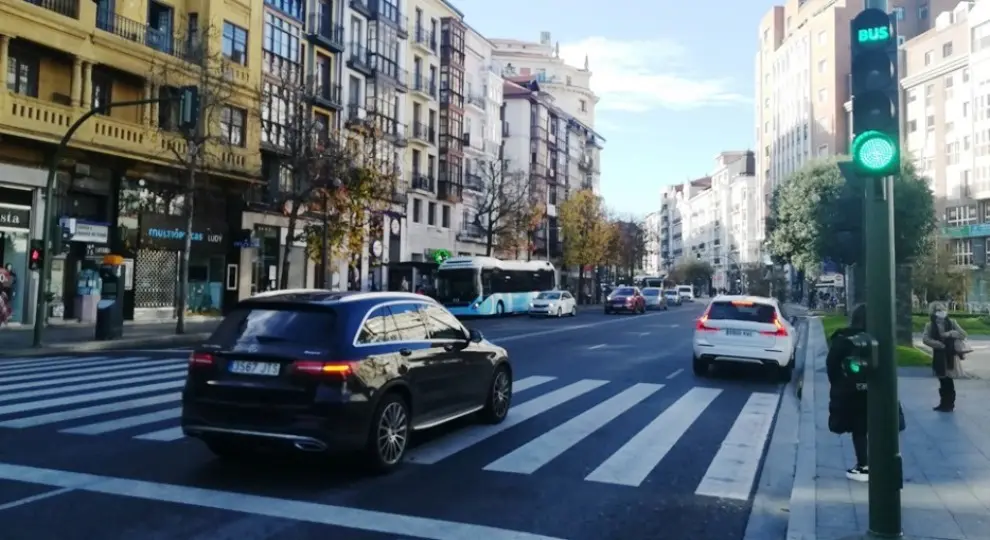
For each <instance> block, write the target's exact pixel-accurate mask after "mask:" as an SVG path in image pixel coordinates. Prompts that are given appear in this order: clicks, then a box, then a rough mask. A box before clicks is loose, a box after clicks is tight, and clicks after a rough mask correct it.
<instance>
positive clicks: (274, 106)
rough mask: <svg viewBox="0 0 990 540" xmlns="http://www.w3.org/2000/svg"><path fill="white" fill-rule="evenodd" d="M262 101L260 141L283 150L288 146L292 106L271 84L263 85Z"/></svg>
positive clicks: (276, 87) (277, 88)
mask: <svg viewBox="0 0 990 540" xmlns="http://www.w3.org/2000/svg"><path fill="white" fill-rule="evenodd" d="M264 101H265V102H264V103H263V104H262V105H261V128H262V129H261V141H262V142H263V143H267V144H270V145H273V146H277V147H280V148H285V147H286V146H288V144H289V124H290V120H291V119H292V118H293V111H292V110H291V109H292V106H291V104H290V103H289V102H288V101H287V100H286V99H285V98H284V97H283V96H282V95H281V92H280V91H279V87H278V86H276V85H273V84H271V83H265V87H264Z"/></svg>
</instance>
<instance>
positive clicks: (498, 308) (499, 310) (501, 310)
mask: <svg viewBox="0 0 990 540" xmlns="http://www.w3.org/2000/svg"><path fill="white" fill-rule="evenodd" d="M502 315H505V304H503V303H502V302H501V301H499V303H498V304H495V316H496V317H501V316H502Z"/></svg>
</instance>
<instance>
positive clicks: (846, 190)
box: [767, 159, 935, 273]
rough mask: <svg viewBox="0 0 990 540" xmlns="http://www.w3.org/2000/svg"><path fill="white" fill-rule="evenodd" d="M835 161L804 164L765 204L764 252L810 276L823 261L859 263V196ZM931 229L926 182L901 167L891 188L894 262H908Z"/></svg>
mask: <svg viewBox="0 0 990 540" xmlns="http://www.w3.org/2000/svg"><path fill="white" fill-rule="evenodd" d="M837 161H838V160H837V159H827V160H818V161H814V162H811V163H809V164H808V165H806V166H805V167H804V168H802V169H801V170H799V171H797V172H796V173H794V175H793V176H792V177H791V178H789V179H788V180H787V181H785V182H784V183H782V184H781V185H780V186H778V187H777V189H776V190H775V192H774V195H773V199H772V202H771V218H770V220H769V221H768V226H769V228H768V235H767V236H768V247H769V249H770V251H771V252H772V253H773V255H774V256H775V257H777V258H779V259H783V260H785V261H788V262H790V263H791V264H792V265H794V266H796V267H797V268H799V269H802V270H805V271H806V272H811V273H814V272H816V271H817V269H818V268H819V267H820V263H821V261H823V260H826V259H830V260H832V261H835V262H838V263H841V264H855V263H857V262H862V258H863V238H862V233H863V227H862V224H863V204H862V195H861V194H860V193H859V192H858V190H857V189H855V188H854V187H853V186H849V185H847V183H846V181H845V179H844V177H843V176H842V174H841V173H840V171H839V168H838V165H837ZM934 227H935V206H934V201H933V198H932V193H931V190H930V189H929V188H928V182H927V180H926V179H925V178H924V177H921V176H919V175H918V174H917V171H916V169H915V168H914V166H913V164H911V163H910V162H905V163H904V164H903V167H902V169H901V174H900V176H899V177H898V178H897V181H896V183H895V186H894V245H895V255H896V261H897V262H898V263H904V262H908V261H910V260H912V259H913V258H914V257H915V256H916V255H917V254H918V253H919V252H920V251H921V249H922V247H923V243H924V239H925V238H926V237H928V235H929V234H930V233H931V232H932V231H933V230H934Z"/></svg>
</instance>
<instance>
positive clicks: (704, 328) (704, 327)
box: [694, 315, 718, 332]
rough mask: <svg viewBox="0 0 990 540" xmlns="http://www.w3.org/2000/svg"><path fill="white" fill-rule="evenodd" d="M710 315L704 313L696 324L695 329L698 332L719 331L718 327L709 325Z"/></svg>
mask: <svg viewBox="0 0 990 540" xmlns="http://www.w3.org/2000/svg"><path fill="white" fill-rule="evenodd" d="M707 322H708V315H702V316H701V317H700V318H699V319H698V321H697V322H696V323H695V325H694V329H695V330H697V331H698V332H718V328H713V327H711V326H708V325H707V324H705V323H707Z"/></svg>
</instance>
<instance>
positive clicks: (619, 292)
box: [614, 287, 633, 296]
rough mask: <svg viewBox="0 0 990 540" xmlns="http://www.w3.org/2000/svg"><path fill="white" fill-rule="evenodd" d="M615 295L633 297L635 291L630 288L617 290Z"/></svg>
mask: <svg viewBox="0 0 990 540" xmlns="http://www.w3.org/2000/svg"><path fill="white" fill-rule="evenodd" d="M614 294H617V295H619V296H632V294H633V289H631V288H629V287H621V288H618V289H616V290H615V293H614Z"/></svg>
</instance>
